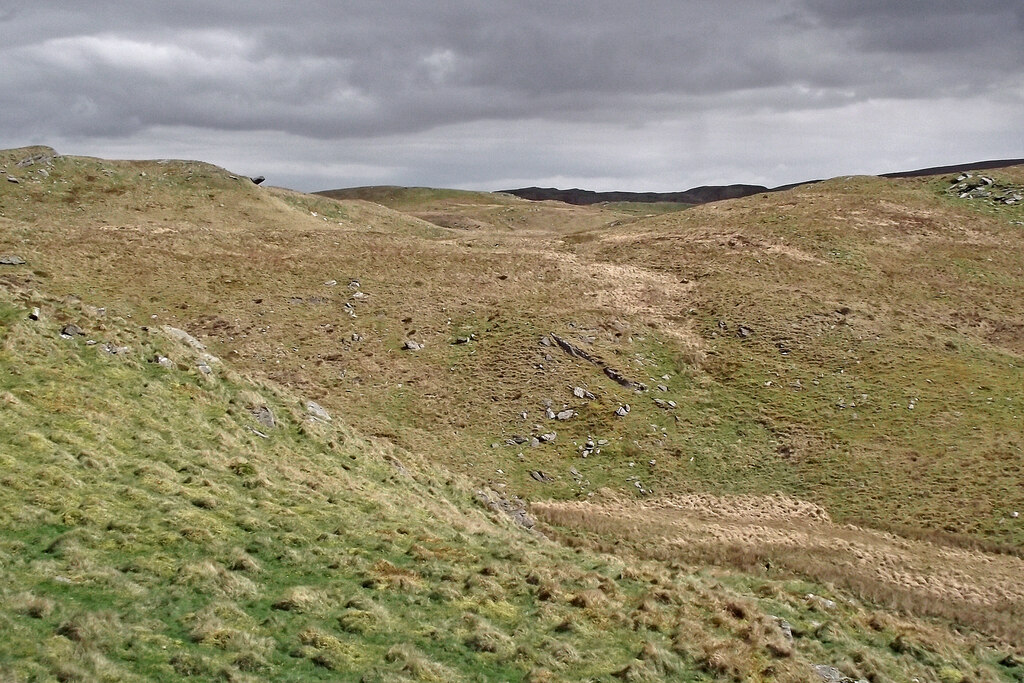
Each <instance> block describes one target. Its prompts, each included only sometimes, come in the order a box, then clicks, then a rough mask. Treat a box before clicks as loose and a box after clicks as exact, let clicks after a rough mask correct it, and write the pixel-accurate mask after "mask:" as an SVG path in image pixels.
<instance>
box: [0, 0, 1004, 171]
mask: <svg viewBox="0 0 1024 683" xmlns="http://www.w3.org/2000/svg"><path fill="white" fill-rule="evenodd" d="M1022 26H1024V9H1022V7H1021V6H1020V3H1019V2H1017V1H1015V0H993V1H992V2H989V3H986V4H983V5H977V6H970V7H968V6H965V5H962V3H952V2H946V1H945V0H937V1H933V2H900V3H896V2H888V1H882V0H782V1H781V2H775V3H765V2H762V1H760V0H732V1H730V2H722V3H714V4H710V3H706V2H697V1H696V0H689V1H679V0H651V1H648V2H623V1H622V0H617V1H612V0H591V1H590V2H586V3H579V2H569V1H567V0H562V1H551V0H547V1H541V0H524V1H522V2H486V3H484V2H479V1H477V0H443V1H437V2H429V3H427V2H422V1H421V0H390V1H389V2H387V3H382V2H379V0H373V1H370V0H353V1H351V2H346V3H337V2H327V1H318V2H303V3H280V2H270V1H269V0H260V1H254V2H249V3H245V4H244V5H240V4H239V3H237V2H235V3H228V2H224V1H223V0H204V1H203V2H198V1H194V0H188V1H183V2H174V3H166V2H131V3H124V2H114V1H113V0H92V1H91V2H89V3H88V4H87V5H86V4H85V3H83V4H81V5H79V4H72V3H67V2H56V1H55V0H37V2H34V3H32V4H30V5H24V6H23V7H21V8H20V9H19V10H18V11H13V12H11V11H8V12H6V13H4V14H0V38H2V40H0V60H2V61H3V63H4V65H5V68H4V69H3V70H0V108H2V109H3V111H4V115H5V126H4V130H3V131H2V132H0V136H2V137H3V138H4V139H12V140H13V139H17V138H27V137H39V136H43V137H46V136H50V137H60V138H63V139H68V140H83V141H87V140H90V139H96V140H99V139H103V140H105V141H108V143H107V144H109V141H111V140H116V139H118V138H121V139H129V138H131V139H135V140H141V139H144V138H145V135H146V134H147V132H149V133H151V135H150V137H155V136H156V131H160V130H170V129H191V130H194V131H211V132H216V131H220V132H222V133H224V134H228V133H246V134H249V135H252V136H256V135H263V134H264V133H266V132H275V131H276V132H277V133H280V134H281V135H284V136H294V137H296V138H298V139H308V140H316V141H320V142H319V143H317V144H320V145H321V146H325V145H326V146H330V143H331V142H332V141H337V142H338V146H337V147H336V148H337V149H344V148H345V146H346V145H358V144H361V142H362V141H364V140H368V139H370V140H376V141H377V142H376V143H372V144H376V145H378V146H380V147H378V148H379V149H386V147H383V146H386V145H388V144H392V143H393V141H395V140H398V139H402V140H403V141H406V142H408V141H415V140H416V139H417V138H416V136H417V135H420V136H425V137H426V138H429V139H436V137H435V132H437V131H444V130H453V129H454V127H458V126H463V127H466V126H469V127H473V126H474V125H475V124H481V125H484V124H486V125H484V127H486V128H487V130H488V131H489V132H490V133H489V134H492V135H497V136H499V137H501V138H502V140H505V141H512V142H514V143H515V144H518V145H529V144H530V139H529V137H530V136H529V134H528V133H523V132H521V131H530V130H534V129H538V130H539V129H540V128H544V127H545V126H547V127H548V128H550V126H551V125H570V126H575V127H577V128H578V129H579V130H580V131H581V132H582V134H583V138H584V140H586V139H587V131H591V132H592V133H591V138H592V139H593V140H594V141H595V142H599V141H601V140H605V141H608V140H614V139H615V138H616V137H620V138H623V139H634V136H633V134H632V133H630V132H628V131H631V130H633V129H636V128H641V129H642V128H644V127H647V128H648V129H649V130H660V128H658V126H659V125H660V124H672V123H673V122H676V121H682V120H690V121H694V122H701V123H699V125H696V126H690V127H689V130H690V132H689V133H688V135H689V136H690V138H689V140H688V143H689V144H690V145H691V146H701V145H706V144H707V143H706V140H707V136H706V135H704V134H703V133H702V132H701V131H704V130H707V129H708V128H709V127H710V128H711V129H713V128H714V126H715V125H716V123H715V122H717V121H739V120H745V119H743V117H742V116H738V115H740V114H744V113H750V112H759V113H760V114H759V115H760V116H761V117H762V118H761V119H758V120H767V118H765V117H778V116H780V115H785V114H790V113H798V112H809V113H811V114H812V115H811V116H808V117H807V118H806V120H807V121H808V122H809V123H808V125H813V126H819V127H820V126H827V125H828V119H829V117H830V116H834V115H835V112H837V111H842V110H843V109H844V108H849V107H851V106H854V105H856V104H857V103H870V102H873V101H876V100H879V99H882V100H895V101H904V102H908V103H910V104H908V105H907V106H908V107H910V106H913V105H912V103H914V102H918V101H921V100H938V99H940V98H941V99H943V100H947V101H954V102H955V101H966V100H968V99H971V98H977V97H988V98H991V99H992V101H993V102H995V101H999V102H1009V103H1011V104H1013V105H1014V106H1017V107H1018V108H1020V107H1021V106H1024V105H1022V100H1024V89H1022V86H1024V75H1022V74H1024V45H1022V40H1024V30H1022ZM1008 86H1009V87H1008ZM936 106H938V105H936ZM942 106H949V105H948V102H947V103H945V104H943V105H942ZM908 121H909V119H902V120H900V121H896V122H894V123H895V124H898V125H907V124H908ZM616 130H618V131H620V132H619V133H616V132H615V131H616ZM622 131H626V132H622ZM769 131H770V128H769ZM734 137H737V138H739V137H741V136H739V135H735V136H734ZM637 139H640V140H643V141H647V142H648V143H649V144H651V145H654V143H653V142H651V141H649V140H648V139H647V138H644V137H643V136H642V135H641V136H640V137H639V138H637ZM799 141H800V140H799V138H797V140H795V141H793V142H790V143H788V144H789V149H788V150H786V153H789V154H794V153H801V154H802V153H804V152H800V151H799V150H798V147H799ZM1017 142H1018V143H1019V142H1020V141H1019V140H1017ZM477 144H478V145H479V147H480V148H486V146H487V145H486V141H483V140H478V141H477ZM581 144H582V143H581ZM777 144H778V145H779V146H780V147H781V146H782V145H784V144H786V143H784V142H783V141H779V142H778V143H777ZM612 146H613V147H615V149H616V150H618V153H619V154H622V153H627V154H628V150H625V149H624V148H622V147H619V146H615V145H612ZM281 153H282V154H285V152H284V151H282V152H281ZM433 154H434V157H433V158H434V159H435V160H436V159H438V158H439V157H440V155H441V154H443V151H437V150H436V149H435V151H434V152H433ZM535 154H536V155H543V156H544V158H545V160H549V159H557V161H558V163H559V164H563V165H572V155H571V154H569V155H565V156H564V157H561V156H559V155H557V154H555V153H553V152H551V151H550V150H546V149H545V150H541V149H538V150H536V152H535ZM634 154H635V156H636V158H638V159H647V158H650V156H651V153H650V152H648V151H644V150H641V149H637V150H636V151H635V152H634ZM1009 155H1010V154H1009V153H1007V156H1009ZM409 163H418V164H421V165H426V164H427V163H428V162H427V161H426V160H425V159H421V160H419V161H414V160H410V162H409ZM449 163H453V164H454V165H455V166H458V167H460V168H463V169H464V172H465V173H466V174H467V175H466V176H464V178H465V179H469V178H472V177H481V174H482V173H483V169H482V167H480V166H479V165H477V164H475V162H474V163H469V162H466V161H463V162H461V166H459V163H456V162H451V161H450V160H449V159H445V160H444V161H443V162H437V161H435V162H434V163H433V165H432V167H433V168H435V169H441V168H447V167H448V165H449ZM535 164H536V168H537V169H538V170H537V173H538V174H548V175H556V174H553V173H549V172H548V171H549V169H548V164H547V162H546V161H545V162H544V163H541V161H540V160H537V161H535ZM542 167H543V168H542ZM622 169H623V172H630V171H629V169H628V164H626V165H623V167H622ZM591 170H592V171H593V169H591ZM631 172H632V173H634V174H635V173H637V172H638V171H636V169H634V170H633V171H631ZM438 173H440V171H438ZM521 174H522V175H524V176H525V175H529V174H528V172H527V171H525V170H523V171H522V172H521ZM485 175H486V174H485ZM490 175H492V176H493V175H494V174H490ZM444 177H445V178H449V177H450V178H451V179H452V180H455V181H458V177H459V176H458V173H455V172H454V171H453V172H452V174H450V175H448V174H447V173H446V174H445V175H444ZM464 181H465V180H464ZM464 181H462V182H464Z"/></svg>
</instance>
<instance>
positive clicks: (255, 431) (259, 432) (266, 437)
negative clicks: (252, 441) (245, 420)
mask: <svg viewBox="0 0 1024 683" xmlns="http://www.w3.org/2000/svg"><path fill="white" fill-rule="evenodd" d="M246 429H248V430H249V431H250V432H252V433H253V434H255V435H256V436H258V437H260V438H261V439H269V438H270V437H269V436H267V435H266V434H264V433H263V432H261V431H260V430H258V429H253V428H252V427H246Z"/></svg>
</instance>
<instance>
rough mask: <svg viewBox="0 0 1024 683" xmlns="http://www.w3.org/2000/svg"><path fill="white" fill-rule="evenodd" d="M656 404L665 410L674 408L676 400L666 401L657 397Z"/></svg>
mask: <svg viewBox="0 0 1024 683" xmlns="http://www.w3.org/2000/svg"><path fill="white" fill-rule="evenodd" d="M654 405H656V406H658V407H659V408H662V409H664V410H672V409H673V408H675V407H676V402H675V401H664V400H662V399H660V398H656V399H654Z"/></svg>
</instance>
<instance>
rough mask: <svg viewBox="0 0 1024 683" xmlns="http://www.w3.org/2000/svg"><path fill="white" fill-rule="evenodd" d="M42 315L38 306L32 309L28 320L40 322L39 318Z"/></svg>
mask: <svg viewBox="0 0 1024 683" xmlns="http://www.w3.org/2000/svg"><path fill="white" fill-rule="evenodd" d="M41 315H42V313H41V312H40V311H39V307H38V306H36V307H34V308H33V309H32V312H31V313H29V314H28V319H29V320H39V317H40V316H41Z"/></svg>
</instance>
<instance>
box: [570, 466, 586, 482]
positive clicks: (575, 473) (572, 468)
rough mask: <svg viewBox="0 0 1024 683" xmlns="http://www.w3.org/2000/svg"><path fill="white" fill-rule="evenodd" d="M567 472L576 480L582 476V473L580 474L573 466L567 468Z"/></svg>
mask: <svg viewBox="0 0 1024 683" xmlns="http://www.w3.org/2000/svg"><path fill="white" fill-rule="evenodd" d="M569 474H571V475H572V478H573V479H575V480H577V481H579V480H580V479H582V478H583V475H582V474H580V473H579V471H578V470H577V469H576V468H575V467H570V468H569Z"/></svg>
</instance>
